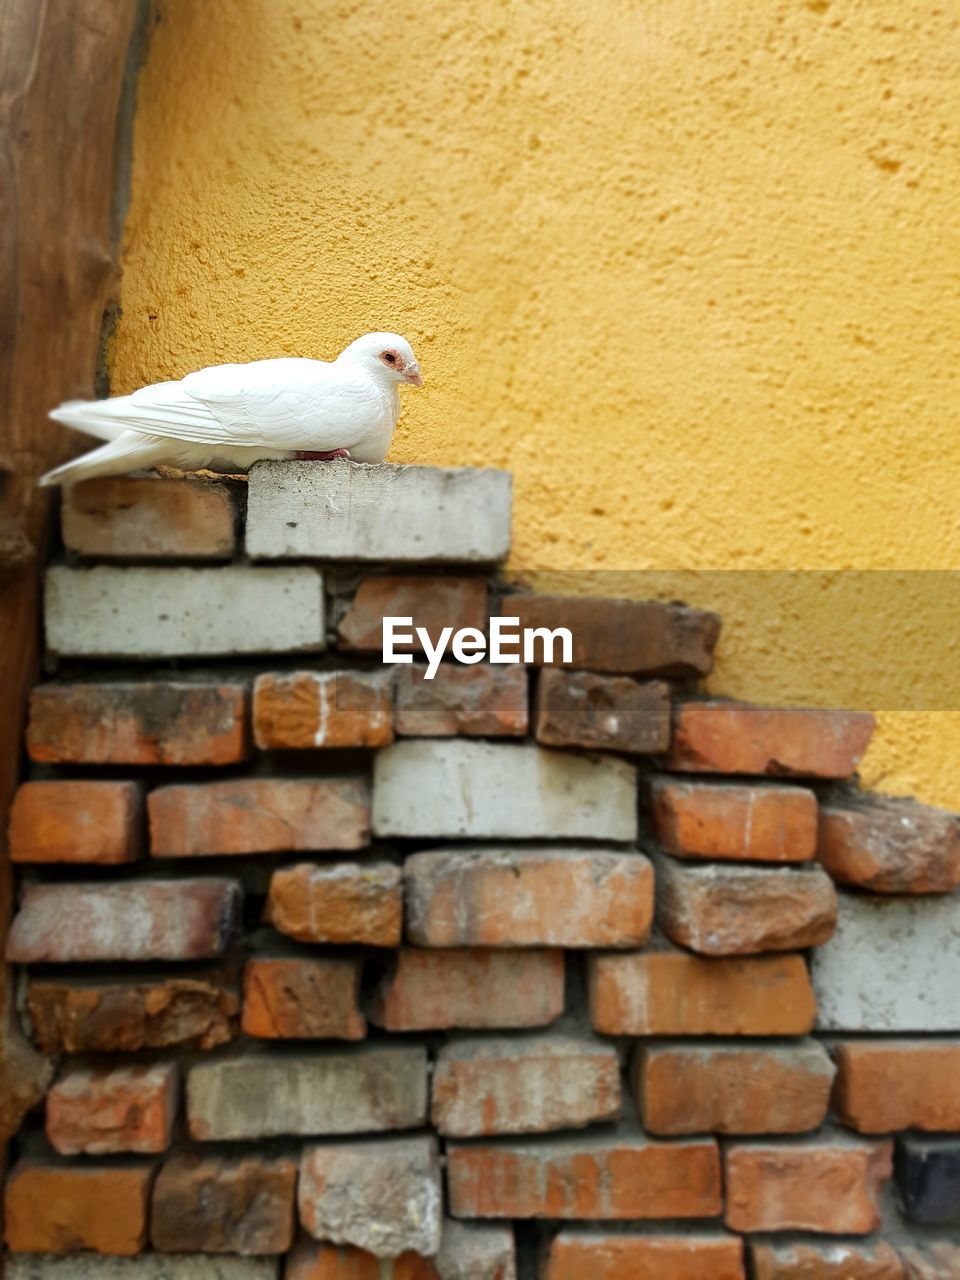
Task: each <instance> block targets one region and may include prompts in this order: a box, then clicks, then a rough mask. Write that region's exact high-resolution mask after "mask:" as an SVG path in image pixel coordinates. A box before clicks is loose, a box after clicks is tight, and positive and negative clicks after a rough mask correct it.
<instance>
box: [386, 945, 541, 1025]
mask: <svg viewBox="0 0 960 1280" xmlns="http://www.w3.org/2000/svg"><path fill="white" fill-rule="evenodd" d="M563 975H564V968H563V952H562V951H558V950H552V951H508V950H502V951H492V950H482V949H479V948H474V949H462V950H461V949H457V950H453V949H450V950H443V951H428V950H420V949H418V948H416V947H404V948H402V949H401V950H400V951H399V952H398V954H397V957H396V961H395V964H394V968H393V969H392V970H391V972H390V973H388V974H387V976H386V977H385V978H384V979H383V981H382V982H381V983H380V985H379V987H378V988H377V990H376V992H375V994H374V999H373V1002H372V1006H371V1009H370V1010H369V1014H370V1020H371V1022H373V1023H375V1024H376V1025H377V1026H378V1027H385V1028H386V1030H387V1031H429V1030H434V1029H435V1030H442V1029H445V1028H447V1027H463V1028H468V1029H480V1028H492V1027H500V1028H508V1027H540V1026H544V1025H545V1024H546V1023H549V1022H553V1021H554V1020H555V1019H557V1018H559V1016H560V1014H561V1013H563V1000H564V992H563V983H564V976H563Z"/></svg>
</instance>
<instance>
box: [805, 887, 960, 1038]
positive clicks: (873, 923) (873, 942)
mask: <svg viewBox="0 0 960 1280" xmlns="http://www.w3.org/2000/svg"><path fill="white" fill-rule="evenodd" d="M839 897H840V915H839V919H838V922H837V930H836V933H835V934H834V935H833V937H832V938H831V939H830V941H829V942H827V943H826V944H825V945H824V946H822V947H817V948H816V949H815V950H814V952H813V957H812V960H811V977H812V979H813V987H814V991H815V993H816V997H817V1006H818V1010H819V1013H818V1019H817V1026H818V1027H819V1028H820V1029H821V1030H824V1031H960V895H958V894H951V895H949V896H945V897H922V898H916V897H911V898H888V897H883V898H879V897H878V898H874V897H869V896H867V895H865V894H864V895H855V894H846V893H841V894H840V895H839Z"/></svg>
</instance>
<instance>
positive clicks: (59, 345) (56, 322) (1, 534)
mask: <svg viewBox="0 0 960 1280" xmlns="http://www.w3.org/2000/svg"><path fill="white" fill-rule="evenodd" d="M136 9H137V6H136V3H135V0H0V944H2V943H3V942H4V941H5V938H6V933H7V929H8V927H9V921H10V914H11V907H12V903H11V876H10V867H9V863H8V858H7V850H6V831H7V814H8V811H9V805H10V798H11V795H12V793H13V789H14V787H15V785H16V782H17V777H18V773H19V769H20V759H21V743H22V740H23V718H24V706H25V701H26V695H27V691H28V689H29V686H30V684H31V682H32V681H33V679H34V676H35V672H36V662H37V654H38V652H39V643H38V637H39V597H40V580H41V574H42V571H43V563H44V559H45V554H46V549H47V542H48V526H49V499H48V496H47V494H46V492H45V491H44V490H38V489H37V488H36V480H37V477H38V476H39V475H40V474H41V473H42V472H43V471H45V470H46V469H47V468H48V467H50V466H53V465H55V464H56V463H57V462H59V461H63V460H64V459H65V458H67V457H68V456H69V455H70V454H71V452H76V451H77V450H76V445H77V443H78V441H76V440H74V442H73V443H71V440H70V438H69V435H68V433H67V432H62V431H60V430H59V429H58V428H55V427H54V425H53V424H52V423H51V422H50V421H49V420H48V419H47V411H48V410H49V409H50V408H52V407H53V406H54V405H56V404H58V403H59V402H60V401H61V400H64V399H66V398H68V397H70V396H90V395H92V394H93V385H94V375H95V370H96V361H97V353H98V349H99V343H100V332H101V327H102V324H103V314H104V308H105V306H106V304H107V301H108V298H109V295H110V292H111V289H112V287H113V285H114V283H115V280H116V268H115V264H114V261H113V257H112V251H111V238H112V237H111V216H112V205H113V194H114V184H115V174H114V163H115V157H114V150H115V138H116V132H117V115H118V108H119V102H120V92H121V86H122V83H123V76H124V68H125V62H126V56H127V50H128V47H129V44H130V38H131V34H132V31H133V26H134V19H135V17H136ZM2 953H3V948H2V945H0V957H2ZM49 1074H50V1066H49V1064H48V1063H46V1062H45V1061H44V1060H43V1059H42V1058H40V1057H39V1055H37V1054H36V1053H35V1052H34V1050H33V1049H32V1048H31V1047H30V1046H29V1045H28V1044H27V1042H26V1041H25V1040H24V1039H23V1037H22V1035H21V1034H20V1031H19V1029H18V1026H17V1023H16V1017H15V1014H14V1010H13V1007H12V989H11V983H10V977H9V974H8V973H7V972H6V970H5V968H3V967H2V959H0V1144H3V1143H4V1142H6V1140H7V1139H8V1138H9V1137H10V1135H11V1134H12V1133H14V1132H15V1131H16V1129H17V1128H18V1126H19V1124H20V1121H21V1119H22V1116H23V1113H24V1111H25V1110H27V1108H29V1107H31V1106H33V1105H34V1104H35V1103H36V1102H37V1101H38V1100H39V1099H40V1097H42V1095H43V1091H44V1089H45V1087H46V1085H47V1083H48V1079H49Z"/></svg>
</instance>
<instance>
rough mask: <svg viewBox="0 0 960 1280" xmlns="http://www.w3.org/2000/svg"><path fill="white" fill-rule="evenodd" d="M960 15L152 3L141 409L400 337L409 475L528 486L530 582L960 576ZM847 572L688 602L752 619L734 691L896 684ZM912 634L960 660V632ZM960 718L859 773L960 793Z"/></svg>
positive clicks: (732, 628)
mask: <svg viewBox="0 0 960 1280" xmlns="http://www.w3.org/2000/svg"><path fill="white" fill-rule="evenodd" d="M958 21H960V19H958V11H957V9H956V7H955V5H953V4H951V3H949V0H940V2H939V3H938V2H937V0H832V2H831V0H762V3H758V2H757V0H593V3H592V4H589V5H587V4H582V3H574V0H553V3H547V0H479V2H478V0H474V3H471V4H466V3H453V2H452V0H389V3H383V0H379V2H378V3H372V2H371V0H218V2H216V3H215V2H214V0H159V4H158V21H157V23H156V25H155V27H154V29H153V33H152V37H151V45H150V50H149V57H148V62H147V66H146V68H145V71H144V73H143V75H142V78H141V83H140V89H139V106H138V114H137V120H136V132H135V153H134V179H133V194H132V204H131V209H130V213H129V218H128V223H127V229H126V244H125V253H124V278H123V291H122V305H123V315H122V320H121V323H120V326H119V330H118V333H117V335H116V339H115V343H114V348H113V353H112V354H113V370H112V372H113V390H114V392H115V393H117V392H124V391H129V390H131V389H133V388H134V387H135V386H137V385H139V384H141V383H144V382H151V381H156V380H157V379H160V378H165V377H171V376H179V375H181V374H184V373H186V372H187V371H189V370H191V369H193V368H196V367H198V366H199V365H203V364H208V363H211V362H217V361H223V360H246V359H255V358H259V357H265V356H278V355H285V354H299V355H310V356H320V357H324V358H328V357H331V356H332V355H333V354H335V353H336V352H337V351H338V350H339V349H340V347H341V346H343V345H344V344H345V343H346V342H347V341H348V340H350V339H351V338H353V337H354V336H355V335H356V334H358V333H360V332H362V331H364V330H366V329H372V328H386V329H394V328H395V329H399V330H400V331H402V332H404V333H405V334H407V335H408V336H409V337H410V339H411V340H412V341H413V343H414V346H415V348H416V349H417V351H418V353H419V355H420V357H421V365H422V367H423V371H424V375H425V377H426V379H427V388H426V389H425V390H424V391H423V392H422V393H416V392H413V393H411V394H410V395H409V396H408V397H407V401H406V410H405V413H404V417H403V419H402V421H401V425H400V428H399V430H398V434H397V438H396V441H395V445H394V449H393V452H392V457H394V458H395V459H396V460H398V461H404V462H412V461H421V462H428V463H455V464H492V465H495V466H503V467H509V468H511V469H512V471H513V472H514V475H515V479H516V499H517V501H516V532H515V544H514V545H515V555H514V563H515V565H516V566H517V567H518V568H523V569H531V568H536V569H579V570H613V569H625V568H637V569H650V568H655V569H670V570H672V569H691V568H697V569H758V568H770V569H801V568H805V569H810V568H827V569H851V568H877V569H885V570H892V569H896V570H903V569H915V568H941V569H943V568H949V567H950V566H952V565H954V564H956V563H957V561H958V553H960V518H958V509H960V487H958V481H960V438H958V433H957V430H956V427H955V423H954V418H955V413H956V406H957V403H958V395H957V391H958V388H957V382H958V375H957V368H958V362H957V351H958V349H960V315H958V307H957V283H958V272H960V231H958V212H957V210H958V204H957V201H958V197H960V176H958V170H957V145H958V141H960V138H958V135H960V78H958V75H957V70H956V68H957V67H958V65H960V35H958ZM610 581H611V580H610V579H608V578H604V577H602V576H601V577H600V578H597V579H593V580H590V579H588V578H587V576H586V575H584V577H583V579H582V580H581V581H579V583H578V585H579V586H580V587H582V588H583V589H591V588H592V589H599V590H606V589H607V588H608V587H609V585H610ZM814 581H815V580H814V579H812V578H809V577H808V578H806V579H804V580H803V583H802V584H801V585H800V586H797V585H795V584H791V585H790V586H789V587H788V594H790V595H791V599H792V604H787V605H782V606H781V605H777V607H776V608H772V607H771V605H770V599H769V595H768V594H767V593H766V592H765V591H764V590H760V589H758V586H757V579H756V576H754V577H750V576H749V575H746V576H745V575H741V574H729V573H728V574H714V575H707V576H706V577H705V578H703V579H697V580H691V579H689V578H682V577H681V578H680V579H678V580H676V581H672V580H669V579H661V580H660V581H659V583H658V585H657V587H656V589H657V590H660V591H669V590H670V589H671V587H673V588H675V589H677V590H679V591H682V592H683V593H684V594H686V595H687V596H688V597H690V598H691V599H693V600H694V602H696V603H701V602H702V603H705V604H713V605H716V606H718V607H720V608H721V610H722V611H723V612H724V613H725V615H726V617H727V620H728V630H727V634H726V637H725V640H724V646H723V654H722V661H721V664H720V667H719V670H718V672H717V675H716V677H715V680H714V686H715V687H716V688H718V689H719V690H720V691H722V692H729V693H733V694H736V695H740V696H747V697H752V698H756V699H759V700H763V699H768V700H771V701H773V700H777V699H778V698H780V699H783V698H790V699H801V700H803V699H812V700H813V701H822V700H824V699H827V700H831V701H832V700H840V701H846V702H856V701H858V700H862V699H863V698H865V697H869V696H870V690H869V688H868V687H867V686H868V684H869V682H868V681H867V682H866V683H865V676H864V672H865V670H867V669H869V667H870V666H871V664H874V663H876V662H884V663H886V664H887V666H889V665H890V661H891V655H890V652H889V650H888V649H885V648H884V646H885V644H886V636H885V633H884V630H883V627H882V624H881V623H880V622H879V621H878V620H877V619H875V618H874V617H873V616H872V615H871V614H870V613H869V612H864V611H862V610H858V609H856V608H850V607H847V603H848V602H844V603H843V607H836V608H835V609H834V610H833V612H832V613H831V612H830V611H827V612H826V613H825V612H824V611H823V610H822V609H821V610H820V612H819V613H817V610H816V609H811V608H810V607H809V606H810V601H811V598H812V597H811V591H810V589H809V585H810V583H812V582H814ZM885 581H886V582H887V583H888V584H890V583H892V584H893V585H895V586H896V587H897V589H898V590H902V591H903V592H904V593H909V592H911V591H912V590H913V589H914V587H915V583H914V582H913V580H912V579H910V578H909V577H897V578H891V577H888V578H887V579H885ZM819 591H820V588H819V587H818V589H817V591H814V592H813V593H812V595H813V596H818V598H823V597H822V596H820V595H819V594H818V593H819ZM797 593H799V595H797ZM804 593H806V595H804ZM827 594H828V595H829V592H828V593H827ZM841 594H842V591H841ZM794 597H795V598H794ZM904 598H905V599H906V598H907V594H905V597H904ZM813 615H816V619H815V620H812V616H813ZM811 628H813V629H814V630H815V631H816V634H815V636H814V637H813V638H812V639H811V634H810V633H811ZM953 634H956V635H960V628H958V630H957V631H955V632H954V633H953ZM917 644H919V646H920V655H921V658H922V661H921V663H920V666H921V667H922V668H924V669H925V670H927V671H929V670H931V669H933V670H939V669H942V668H944V667H945V666H946V667H947V668H948V669H953V668H960V662H958V654H957V652H956V648H955V646H954V644H953V641H952V639H950V642H949V643H945V638H944V637H943V636H939V637H937V638H936V639H935V640H933V639H931V638H930V636H929V628H924V627H920V628H919V630H918V634H917V635H914V636H913V638H912V640H911V642H910V646H909V647H910V651H911V653H912V654H913V655H914V656H916V645H917ZM951 656H952V664H951ZM821 659H822V660H821ZM894 683H897V682H894ZM908 684H909V681H907V680H906V679H905V678H904V680H902V681H900V684H899V687H898V688H897V689H896V690H894V692H893V693H892V694H891V696H890V698H889V699H888V705H890V706H897V705H901V704H900V702H899V699H900V695H901V693H902V694H903V695H904V700H903V702H902V705H903V706H914V703H912V702H910V701H909V699H908V698H907V695H909V694H910V693H911V688H912V687H911V688H908V687H907V686H908ZM936 699H937V693H936V691H934V692H933V693H932V694H931V699H930V700H927V701H924V700H923V699H921V702H923V706H921V707H920V709H914V710H912V711H910V712H903V711H901V712H900V713H899V714H896V713H893V712H891V713H887V714H885V715H884V716H883V719H882V729H881V734H880V736H879V738H878V740H877V741H876V743H875V745H874V747H873V748H872V749H871V752H870V755H869V757H868V760H867V764H866V769H865V773H866V776H867V778H868V780H870V781H871V782H879V783H880V784H881V785H883V786H885V787H886V788H888V789H889V790H892V791H898V790H899V791H903V790H907V791H916V792H919V793H921V794H922V795H924V796H925V797H927V798H929V799H934V800H938V801H940V802H942V803H946V804H950V805H953V806H955V807H958V808H960V770H958V769H955V768H954V759H957V760H960V715H951V714H948V713H947V712H940V713H938V714H929V713H928V712H926V711H925V710H924V709H923V708H924V707H925V706H937V705H940V704H939V703H938V702H937V701H936ZM952 705H953V706H955V707H960V700H955V701H954V702H953V703H952Z"/></svg>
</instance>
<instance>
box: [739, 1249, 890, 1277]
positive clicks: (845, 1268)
mask: <svg viewBox="0 0 960 1280" xmlns="http://www.w3.org/2000/svg"><path fill="white" fill-rule="evenodd" d="M750 1258H751V1261H752V1263H753V1276H754V1280H903V1267H902V1266H901V1263H900V1259H899V1258H898V1257H897V1252H896V1250H895V1249H894V1248H893V1247H892V1245H889V1244H886V1243H885V1242H884V1241H882V1240H881V1241H879V1242H878V1243H877V1244H851V1243H850V1242H849V1241H846V1240H845V1241H843V1242H842V1243H837V1244H812V1243H810V1242H808V1241H804V1242H803V1243H802V1244H801V1243H797V1244H786V1243H783V1244H781V1243H779V1242H778V1243H776V1244H757V1243H752V1244H751V1245H750Z"/></svg>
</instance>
